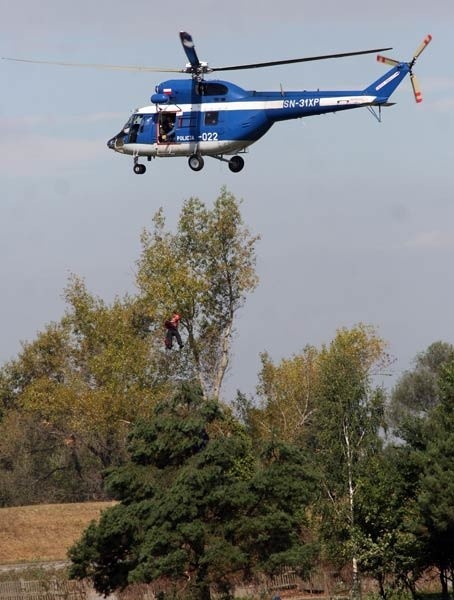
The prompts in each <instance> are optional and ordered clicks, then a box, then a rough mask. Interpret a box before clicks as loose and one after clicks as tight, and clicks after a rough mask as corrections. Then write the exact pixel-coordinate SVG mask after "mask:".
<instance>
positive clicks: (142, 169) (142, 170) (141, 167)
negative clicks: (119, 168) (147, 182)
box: [133, 163, 147, 175]
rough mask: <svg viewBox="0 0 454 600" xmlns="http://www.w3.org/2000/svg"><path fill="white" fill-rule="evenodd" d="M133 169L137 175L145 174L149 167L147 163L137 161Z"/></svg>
mask: <svg viewBox="0 0 454 600" xmlns="http://www.w3.org/2000/svg"><path fill="white" fill-rule="evenodd" d="M133 170H134V173H135V174H136V175H143V174H144V173H145V171H146V170H147V167H146V166H145V165H140V164H139V163H137V164H135V165H134V167H133Z"/></svg>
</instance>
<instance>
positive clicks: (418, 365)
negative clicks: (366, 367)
mask: <svg viewBox="0 0 454 600" xmlns="http://www.w3.org/2000/svg"><path fill="white" fill-rule="evenodd" d="M453 359H454V346H452V344H448V343H445V342H434V343H433V344H431V345H430V346H429V347H428V348H427V350H426V351H425V352H421V353H419V354H418V355H417V356H416V359H415V367H414V369H413V370H410V371H406V372H405V373H404V374H403V375H402V377H401V378H400V379H399V381H398V382H397V384H396V386H395V387H394V389H393V393H392V397H391V403H390V407H389V414H388V417H389V419H390V421H391V423H392V424H393V425H394V427H395V428H396V433H397V435H400V436H402V437H404V438H407V439H408V437H409V436H418V435H419V434H418V428H419V425H420V422H419V421H420V419H421V418H424V417H425V416H426V415H427V413H428V412H429V411H430V410H431V409H432V408H434V407H435V406H436V405H437V404H438V402H439V387H438V386H439V383H438V380H439V375H440V373H441V371H442V369H443V366H444V365H445V364H447V363H449V362H451V361H452V360H453Z"/></svg>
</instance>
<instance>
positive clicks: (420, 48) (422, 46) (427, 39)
mask: <svg viewBox="0 0 454 600" xmlns="http://www.w3.org/2000/svg"><path fill="white" fill-rule="evenodd" d="M431 41H432V36H431V35H430V33H429V34H428V35H426V37H425V38H424V39H423V41H422V42H421V44H420V45H419V46H418V48H417V49H416V52H415V54H414V56H413V60H416V59H417V58H418V56H419V55H420V54H421V52H422V51H423V50H424V49H425V48H426V46H427V45H428V44H429V43H430V42H431Z"/></svg>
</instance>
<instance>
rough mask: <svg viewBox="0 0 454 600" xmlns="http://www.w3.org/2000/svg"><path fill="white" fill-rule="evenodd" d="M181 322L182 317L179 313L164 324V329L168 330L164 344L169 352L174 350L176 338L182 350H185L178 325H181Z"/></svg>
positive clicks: (174, 314)
mask: <svg viewBox="0 0 454 600" xmlns="http://www.w3.org/2000/svg"><path fill="white" fill-rule="evenodd" d="M180 320H181V317H180V315H179V314H178V313H173V315H172V318H171V319H169V320H167V321H165V322H164V327H165V328H166V329H167V333H166V337H165V340H164V343H165V346H166V348H167V349H168V350H171V349H172V346H173V338H176V340H177V343H178V345H179V346H180V348H183V346H184V344H183V341H182V339H181V335H180V332H179V331H178V325H179V324H180Z"/></svg>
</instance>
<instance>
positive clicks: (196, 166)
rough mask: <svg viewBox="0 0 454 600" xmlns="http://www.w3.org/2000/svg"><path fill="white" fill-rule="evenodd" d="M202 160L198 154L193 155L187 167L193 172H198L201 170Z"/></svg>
mask: <svg viewBox="0 0 454 600" xmlns="http://www.w3.org/2000/svg"><path fill="white" fill-rule="evenodd" d="M204 164H205V163H204V162H203V158H202V157H201V156H199V155H198V154H193V155H192V156H190V157H189V159H188V165H189V167H190V168H191V169H192V170H193V171H200V170H202V169H203V165H204Z"/></svg>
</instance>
